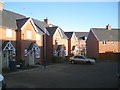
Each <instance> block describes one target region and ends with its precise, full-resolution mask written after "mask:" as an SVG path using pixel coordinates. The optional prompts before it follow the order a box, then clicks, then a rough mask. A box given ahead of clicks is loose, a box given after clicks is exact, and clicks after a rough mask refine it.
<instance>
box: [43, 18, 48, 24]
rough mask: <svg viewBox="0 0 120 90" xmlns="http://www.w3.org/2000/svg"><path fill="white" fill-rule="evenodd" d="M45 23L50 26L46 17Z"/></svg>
mask: <svg viewBox="0 0 120 90" xmlns="http://www.w3.org/2000/svg"><path fill="white" fill-rule="evenodd" d="M44 22H45V23H46V24H48V25H49V21H48V18H47V17H46V19H44Z"/></svg>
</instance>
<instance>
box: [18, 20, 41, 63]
mask: <svg viewBox="0 0 120 90" xmlns="http://www.w3.org/2000/svg"><path fill="white" fill-rule="evenodd" d="M28 30H29V31H31V32H32V36H31V38H30V39H28V38H27V31H28ZM36 34H37V33H36V31H35V29H34V27H33V25H32V23H31V21H30V22H27V24H26V26H25V27H24V28H23V30H21V31H20V30H18V31H17V35H19V37H18V38H17V39H20V40H19V42H18V44H19V45H18V53H20V54H18V56H17V57H19V58H18V59H19V60H20V59H22V60H25V62H26V64H28V62H29V55H28V56H25V53H24V50H25V49H28V48H29V46H30V45H31V43H35V42H36V43H37V44H38V46H39V48H40V54H41V56H40V58H38V59H35V62H36V61H37V60H39V61H40V63H41V60H42V59H43V35H39V37H40V40H39V41H36ZM19 46H20V48H19Z"/></svg>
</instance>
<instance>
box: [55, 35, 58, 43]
mask: <svg viewBox="0 0 120 90" xmlns="http://www.w3.org/2000/svg"><path fill="white" fill-rule="evenodd" d="M55 44H58V36H56V38H55Z"/></svg>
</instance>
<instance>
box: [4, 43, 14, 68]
mask: <svg viewBox="0 0 120 90" xmlns="http://www.w3.org/2000/svg"><path fill="white" fill-rule="evenodd" d="M13 57H15V48H14V46H13V45H12V43H11V42H10V41H9V42H7V43H6V45H5V47H4V48H3V51H2V67H3V68H8V67H9V61H10V60H11V61H12V60H13Z"/></svg>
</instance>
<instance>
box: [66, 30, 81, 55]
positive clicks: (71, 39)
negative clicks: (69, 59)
mask: <svg viewBox="0 0 120 90" xmlns="http://www.w3.org/2000/svg"><path fill="white" fill-rule="evenodd" d="M65 34H66V36H67V37H68V55H70V54H73V55H77V54H78V51H79V50H78V38H77V37H76V34H75V32H65Z"/></svg>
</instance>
